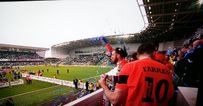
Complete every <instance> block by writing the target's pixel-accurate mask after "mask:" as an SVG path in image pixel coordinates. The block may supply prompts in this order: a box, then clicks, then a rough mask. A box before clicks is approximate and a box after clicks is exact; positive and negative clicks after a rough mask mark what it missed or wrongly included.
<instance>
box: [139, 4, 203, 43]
mask: <svg viewBox="0 0 203 106" xmlns="http://www.w3.org/2000/svg"><path fill="white" fill-rule="evenodd" d="M138 5H139V7H140V8H144V9H145V11H146V13H145V14H144V16H145V17H147V19H148V22H149V25H148V27H147V28H146V30H144V31H142V32H141V34H140V37H139V38H141V41H142V42H144V41H148V40H154V41H170V40H175V39H180V38H183V37H188V36H191V35H192V33H194V31H195V30H197V28H198V27H202V26H203V5H202V4H201V3H200V0H166V1H164V0H143V4H139V3H138Z"/></svg>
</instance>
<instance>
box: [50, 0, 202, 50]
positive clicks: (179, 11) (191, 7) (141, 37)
mask: <svg viewBox="0 0 203 106" xmlns="http://www.w3.org/2000/svg"><path fill="white" fill-rule="evenodd" d="M137 3H138V5H139V8H140V11H141V10H143V9H144V10H145V11H146V13H143V11H141V12H142V16H143V20H145V19H144V18H147V20H148V22H146V21H144V22H145V24H148V26H147V28H146V29H145V30H143V31H141V32H140V33H134V34H125V35H130V36H129V37H128V38H123V41H125V42H126V43H140V42H146V41H151V42H164V41H172V40H178V39H183V38H188V37H190V36H192V34H194V32H195V31H196V30H197V28H201V27H203V5H201V4H200V3H199V0H167V1H164V0H143V1H142V0H141V2H140V0H137ZM132 35H133V36H132ZM118 36H120V35H117V36H115V35H111V36H108V37H107V39H109V41H110V42H111V43H117V41H118V40H120V37H118ZM90 40H91V38H90V39H83V40H82V39H81V40H77V41H71V42H65V43H61V44H57V45H53V46H52V48H58V49H59V50H63V51H64V50H65V49H66V50H65V51H69V50H72V49H74V48H82V47H88V46H92V45H93V44H91V42H89V41H90ZM94 45H95V44H94Z"/></svg>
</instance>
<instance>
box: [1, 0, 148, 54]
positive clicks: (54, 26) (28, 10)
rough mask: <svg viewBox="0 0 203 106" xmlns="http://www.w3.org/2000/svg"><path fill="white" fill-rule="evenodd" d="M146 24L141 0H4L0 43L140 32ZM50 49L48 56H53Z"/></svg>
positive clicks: (49, 43) (30, 43)
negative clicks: (141, 10) (8, 0)
mask: <svg viewBox="0 0 203 106" xmlns="http://www.w3.org/2000/svg"><path fill="white" fill-rule="evenodd" d="M143 28H144V22H143V19H142V17H141V13H140V11H139V8H138V5H137V0H59V1H26V2H0V44H14V45H23V46H33V47H45V48H50V49H51V46H52V45H55V44H59V43H63V42H68V41H72V40H79V39H84V38H91V37H99V36H102V35H104V36H105V35H112V34H128V33H136V32H139V31H140V30H142V29H143ZM50 56H51V53H50V50H49V51H47V53H46V57H50Z"/></svg>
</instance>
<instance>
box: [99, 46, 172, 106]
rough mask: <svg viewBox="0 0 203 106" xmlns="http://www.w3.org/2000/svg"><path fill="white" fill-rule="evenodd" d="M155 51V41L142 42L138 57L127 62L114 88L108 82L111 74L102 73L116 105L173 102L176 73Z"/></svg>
mask: <svg viewBox="0 0 203 106" xmlns="http://www.w3.org/2000/svg"><path fill="white" fill-rule="evenodd" d="M153 52H154V46H153V45H152V44H150V43H146V44H142V45H141V46H140V47H139V48H138V51H137V53H138V60H137V61H134V62H131V63H128V64H126V65H125V66H124V67H123V68H122V70H121V72H120V73H119V76H118V83H117V84H116V89H115V90H114V91H110V90H109V89H108V87H107V85H106V81H105V80H106V77H107V76H106V75H103V76H102V78H101V79H100V80H99V83H100V85H101V87H102V88H103V89H104V93H105V94H106V96H107V97H108V98H109V100H110V101H111V103H112V104H113V105H118V104H119V105H125V106H141V105H145V106H158V105H159V106H167V105H168V104H169V101H170V99H171V98H172V97H173V91H174V88H173V82H172V73H171V72H170V71H169V69H168V68H167V67H166V66H165V65H163V64H161V63H159V62H157V61H155V60H153V59H151V57H152V54H153ZM163 86H164V87H163Z"/></svg>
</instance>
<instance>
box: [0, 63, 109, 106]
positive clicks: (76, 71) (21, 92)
mask: <svg viewBox="0 0 203 106" xmlns="http://www.w3.org/2000/svg"><path fill="white" fill-rule="evenodd" d="M20 69H21V70H28V71H29V72H37V71H38V70H40V71H42V70H43V71H44V73H43V76H45V77H51V78H52V77H53V76H56V77H57V79H63V80H69V81H72V80H73V79H75V78H77V79H81V80H84V81H85V80H88V79H91V78H95V77H96V78H98V76H99V75H100V74H102V73H105V72H108V71H109V70H110V69H111V68H110V67H96V66H92V67H91V66H59V67H54V66H27V67H20ZM47 69H48V71H47ZM57 70H59V74H57ZM67 70H69V72H67ZM96 78H95V80H96ZM93 80H94V79H93ZM73 90H74V89H73V88H70V87H66V86H60V85H55V84H51V83H47V82H41V81H35V80H33V83H32V84H30V85H29V84H23V85H17V86H13V87H10V88H0V105H3V104H5V101H6V99H7V98H9V97H12V99H13V101H14V104H15V106H37V105H42V104H44V103H46V102H49V101H51V100H53V99H54V98H56V97H59V96H62V95H68V94H69V93H70V92H71V91H73Z"/></svg>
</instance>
